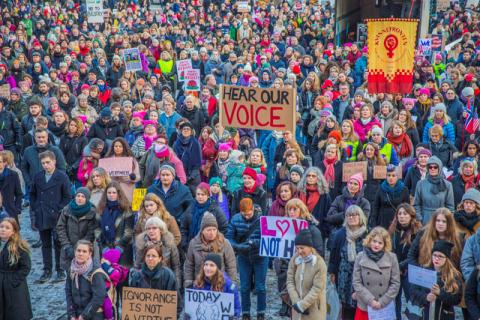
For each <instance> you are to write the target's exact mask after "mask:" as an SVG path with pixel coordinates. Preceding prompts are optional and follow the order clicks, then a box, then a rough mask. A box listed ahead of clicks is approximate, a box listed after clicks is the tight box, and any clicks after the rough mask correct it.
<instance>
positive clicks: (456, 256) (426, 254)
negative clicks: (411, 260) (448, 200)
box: [418, 208, 462, 267]
mask: <svg viewBox="0 0 480 320" xmlns="http://www.w3.org/2000/svg"><path fill="white" fill-rule="evenodd" d="M439 215H444V216H445V219H446V220H447V230H446V231H445V237H444V239H445V240H447V241H450V242H451V243H453V244H454V246H453V250H452V255H451V260H452V261H453V263H454V264H455V265H458V263H459V262H460V257H461V256H462V245H461V243H460V238H459V237H458V235H457V224H456V222H455V219H454V218H453V214H452V213H451V212H450V210H448V209H447V208H438V209H437V210H435V212H434V213H433V215H432V218H431V219H430V221H429V222H428V224H427V225H426V226H425V232H424V233H423V235H422V238H420V251H419V255H418V263H419V264H420V265H421V266H424V267H427V266H430V265H431V263H432V248H433V244H434V242H435V241H436V240H439V239H440V235H439V234H438V232H437V229H436V228H435V224H436V221H437V217H438V216H439Z"/></svg>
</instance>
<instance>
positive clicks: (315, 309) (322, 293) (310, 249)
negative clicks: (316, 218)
mask: <svg viewBox="0 0 480 320" xmlns="http://www.w3.org/2000/svg"><path fill="white" fill-rule="evenodd" d="M295 248H296V253H295V255H294V256H293V257H292V259H290V263H289V264H288V271H287V290H288V295H289V296H290V299H291V302H292V309H293V310H292V319H294V320H300V319H302V320H317V319H326V317H327V297H326V291H327V290H326V287H327V281H326V280H327V266H326V265H325V261H324V260H323V258H322V257H321V256H320V254H318V252H317V251H316V250H315V248H314V245H313V239H312V234H311V232H310V230H308V229H304V230H301V231H300V232H299V233H298V235H297V237H296V238H295Z"/></svg>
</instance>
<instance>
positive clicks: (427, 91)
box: [419, 88, 430, 96]
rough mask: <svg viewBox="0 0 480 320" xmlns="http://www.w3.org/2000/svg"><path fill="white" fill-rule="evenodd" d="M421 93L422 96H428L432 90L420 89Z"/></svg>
mask: <svg viewBox="0 0 480 320" xmlns="http://www.w3.org/2000/svg"><path fill="white" fill-rule="evenodd" d="M419 93H420V94H421V95H422V94H426V95H427V96H429V95H430V89H428V88H422V89H420V91H419Z"/></svg>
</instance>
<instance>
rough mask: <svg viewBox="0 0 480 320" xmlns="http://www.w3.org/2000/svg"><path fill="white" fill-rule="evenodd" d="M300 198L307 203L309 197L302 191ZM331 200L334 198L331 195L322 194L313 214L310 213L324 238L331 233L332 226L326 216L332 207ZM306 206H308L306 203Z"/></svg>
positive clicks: (299, 194)
mask: <svg viewBox="0 0 480 320" xmlns="http://www.w3.org/2000/svg"><path fill="white" fill-rule="evenodd" d="M298 197H299V198H300V199H302V201H304V203H305V200H303V199H307V195H306V193H305V192H304V191H300V192H299V193H298ZM331 199H332V198H330V195H329V194H321V195H320V198H319V199H318V201H317V203H316V204H315V207H314V208H313V210H312V212H310V213H311V214H312V216H313V217H314V218H315V220H316V223H315V224H316V225H318V227H319V229H320V231H321V232H322V235H323V237H328V235H329V232H330V226H329V225H328V223H327V222H326V216H327V212H328V210H329V208H330V207H331V203H332V201H331ZM305 205H307V204H306V203H305ZM322 256H323V255H322Z"/></svg>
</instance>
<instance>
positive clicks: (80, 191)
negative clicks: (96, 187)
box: [75, 187, 90, 202]
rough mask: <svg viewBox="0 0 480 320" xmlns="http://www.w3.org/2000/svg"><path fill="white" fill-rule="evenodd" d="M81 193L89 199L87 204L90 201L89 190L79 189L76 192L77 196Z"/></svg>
mask: <svg viewBox="0 0 480 320" xmlns="http://www.w3.org/2000/svg"><path fill="white" fill-rule="evenodd" d="M79 193H81V194H83V195H84V196H85V198H86V199H87V202H88V201H90V190H88V188H85V187H81V188H78V189H77V192H75V195H77V194H79Z"/></svg>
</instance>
